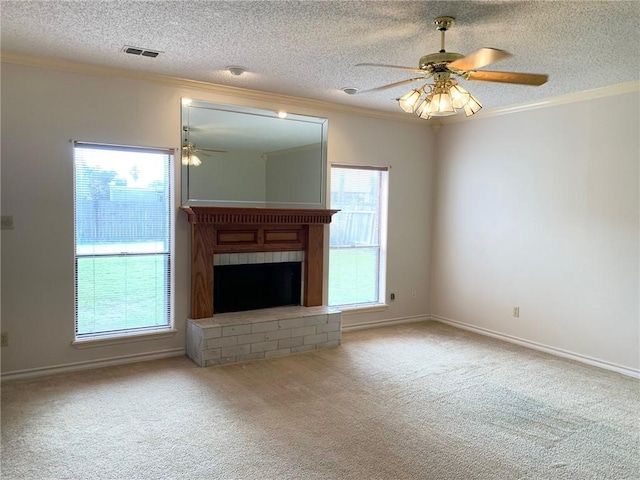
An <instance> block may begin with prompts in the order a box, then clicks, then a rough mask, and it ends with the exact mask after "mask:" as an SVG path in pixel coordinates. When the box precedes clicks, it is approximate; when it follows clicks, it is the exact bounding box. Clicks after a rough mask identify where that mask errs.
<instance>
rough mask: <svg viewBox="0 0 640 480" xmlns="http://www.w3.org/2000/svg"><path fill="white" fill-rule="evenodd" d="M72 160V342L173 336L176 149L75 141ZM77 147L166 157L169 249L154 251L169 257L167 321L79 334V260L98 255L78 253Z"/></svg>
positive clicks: (93, 344) (99, 342) (95, 344)
mask: <svg viewBox="0 0 640 480" xmlns="http://www.w3.org/2000/svg"><path fill="white" fill-rule="evenodd" d="M71 143H72V159H73V237H74V238H73V249H74V322H73V338H74V340H73V341H72V342H71V343H72V345H73V346H75V347H76V348H89V347H99V346H105V345H111V344H114V345H115V344H120V343H129V342H137V341H142V340H155V339H158V338H163V337H170V336H174V335H175V334H176V333H177V330H176V328H175V220H174V216H175V181H174V179H175V149H173V148H155V147H137V146H129V145H115V144H103V143H94V142H83V141H72V142H71ZM78 148H88V149H96V150H102V151H108V150H112V151H117V152H124V153H126V152H135V153H151V154H158V155H164V156H166V157H167V158H166V165H163V167H164V168H166V173H167V177H166V181H167V199H166V200H165V201H166V205H167V208H166V215H167V217H166V222H167V227H166V228H167V237H166V241H167V248H166V249H165V250H163V251H162V252H155V253H153V254H154V255H163V256H166V275H167V276H166V281H167V285H166V289H165V290H166V299H165V300H166V320H167V321H166V324H162V325H152V326H146V327H134V328H125V329H120V330H108V331H104V332H93V333H83V334H79V333H78V325H79V320H78V259H79V258H82V257H91V256H94V257H95V256H96V255H87V254H78V237H77V228H78V218H77V202H76V195H77V187H78V183H77V160H78V155H77V150H76V149H78ZM150 254H151V253H150V252H138V253H132V252H123V255H124V256H127V257H129V256H131V257H133V256H149V255H150Z"/></svg>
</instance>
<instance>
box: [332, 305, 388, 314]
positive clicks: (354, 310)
mask: <svg viewBox="0 0 640 480" xmlns="http://www.w3.org/2000/svg"><path fill="white" fill-rule="evenodd" d="M334 308H337V309H338V310H340V311H342V315H343V316H349V315H356V314H359V313H371V312H382V311H384V310H386V309H387V308H389V305H387V304H386V303H376V304H375V305H345V306H339V305H338V306H336V307H334Z"/></svg>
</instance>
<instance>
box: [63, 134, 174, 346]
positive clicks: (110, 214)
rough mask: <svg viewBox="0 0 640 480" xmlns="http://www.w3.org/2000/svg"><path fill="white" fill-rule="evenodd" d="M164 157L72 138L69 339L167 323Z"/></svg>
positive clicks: (165, 153) (168, 195)
mask: <svg viewBox="0 0 640 480" xmlns="http://www.w3.org/2000/svg"><path fill="white" fill-rule="evenodd" d="M172 158H173V152H172V151H171V150H155V149H149V148H135V147H118V146H113V145H96V144H88V143H81V142H76V143H75V145H74V178H75V184H74V220H75V222H74V225H75V311H76V315H75V330H76V337H77V338H80V337H86V336H97V335H107V334H108V335H117V334H125V333H130V332H132V331H144V330H156V329H166V328H168V327H169V326H170V325H171V318H172V312H171V284H172V282H171V278H172V273H171V265H172V259H171V252H172V248H171V241H172V236H171V231H172V228H171V205H172V186H171V165H172Z"/></svg>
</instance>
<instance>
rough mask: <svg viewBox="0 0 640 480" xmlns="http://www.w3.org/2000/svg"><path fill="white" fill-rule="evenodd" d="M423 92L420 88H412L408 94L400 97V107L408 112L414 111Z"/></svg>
mask: <svg viewBox="0 0 640 480" xmlns="http://www.w3.org/2000/svg"><path fill="white" fill-rule="evenodd" d="M420 95H422V94H421V92H420V91H419V90H411V91H410V92H409V93H407V94H406V95H403V96H402V97H400V100H398V104H399V105H400V108H401V109H402V110H404V111H405V112H407V113H413V112H414V111H415V108H416V105H417V104H418V100H420Z"/></svg>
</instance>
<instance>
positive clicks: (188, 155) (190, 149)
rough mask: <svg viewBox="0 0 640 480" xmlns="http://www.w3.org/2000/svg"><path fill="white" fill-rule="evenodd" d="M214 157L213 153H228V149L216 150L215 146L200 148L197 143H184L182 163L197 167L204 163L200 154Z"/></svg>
mask: <svg viewBox="0 0 640 480" xmlns="http://www.w3.org/2000/svg"><path fill="white" fill-rule="evenodd" d="M196 153H197V154H198V155H204V156H206V157H212V156H213V155H211V154H212V153H228V152H227V151H226V150H215V149H213V148H200V147H197V146H196V144H195V143H185V144H184V145H182V164H183V165H189V166H193V167H197V166H199V165H202V160H200V157H199V156H198V155H196Z"/></svg>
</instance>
